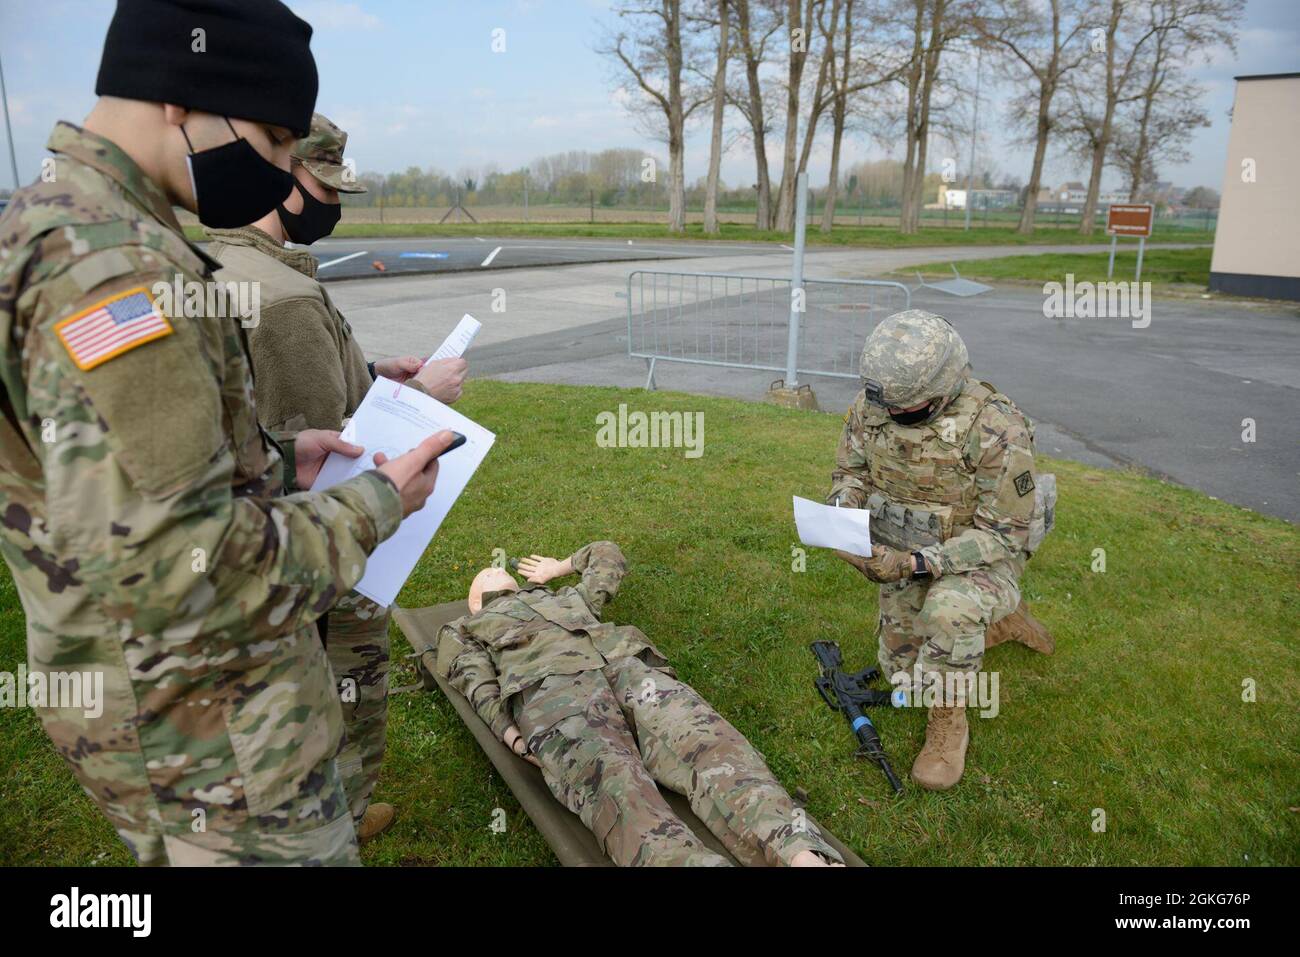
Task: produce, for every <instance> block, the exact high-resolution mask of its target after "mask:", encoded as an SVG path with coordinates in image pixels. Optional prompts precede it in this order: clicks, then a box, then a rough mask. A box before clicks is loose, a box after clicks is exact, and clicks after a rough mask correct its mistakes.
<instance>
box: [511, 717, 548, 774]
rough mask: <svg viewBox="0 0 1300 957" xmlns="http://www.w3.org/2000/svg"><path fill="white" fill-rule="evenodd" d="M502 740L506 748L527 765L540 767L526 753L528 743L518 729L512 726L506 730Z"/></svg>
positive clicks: (533, 758) (539, 763) (540, 764)
mask: <svg viewBox="0 0 1300 957" xmlns="http://www.w3.org/2000/svg"><path fill="white" fill-rule="evenodd" d="M502 740H503V741H504V742H505V745H506V747H507V748H509V749H510V750H511V751H513V752H514V753H515V754H517V755H519V757H521V758H523V759H524V760H525V761H527V762H528V763H529V764H535V765H537V767H539V768H540V767H541V766H542V763H541V762H540V761H538V760H537V759H536V758H535V757H533V756H532V755H531V754H529V753H528V742H527V741H525V740H524V736H523V735H522V734H520V733H519V728H518V727H516V726H515V725H513V724H512V725H510V727H508V728H506V733H505V737H503V738H502Z"/></svg>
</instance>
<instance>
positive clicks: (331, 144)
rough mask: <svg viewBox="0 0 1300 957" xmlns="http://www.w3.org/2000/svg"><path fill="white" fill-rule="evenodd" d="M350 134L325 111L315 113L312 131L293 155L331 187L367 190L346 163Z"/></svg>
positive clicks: (308, 170) (347, 190)
mask: <svg viewBox="0 0 1300 957" xmlns="http://www.w3.org/2000/svg"><path fill="white" fill-rule="evenodd" d="M347 145H348V134H347V133H345V132H343V130H341V129H339V128H338V127H337V126H335V125H334V123H333V122H332V121H331V120H330V118H329V117H327V116H325V115H324V114H323V113H313V114H312V118H311V131H310V132H309V133H308V134H307V135H306V136H304V137H303V138H302V139H300V140H299V141H298V144H297V145H296V146H295V147H294V148H293V158H294V159H295V160H297V161H298V162H300V163H302V165H303V166H305V167H307V172H309V173H311V175H312V176H315V177H316V178H317V179H318V180H320V181H321V183H323V184H324V185H326V186H328V187H329V188H330V189H336V190H338V191H339V192H340V193H364V192H365V191H366V188H365V187H364V186H362V185H361V184H360V183H359V182H357V174H356V171H355V170H354V169H353V168H352V167H351V166H347V165H344V163H343V148H344V147H345V146H347Z"/></svg>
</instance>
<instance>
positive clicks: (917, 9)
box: [898, 0, 960, 233]
mask: <svg viewBox="0 0 1300 957" xmlns="http://www.w3.org/2000/svg"><path fill="white" fill-rule="evenodd" d="M901 7H902V15H903V16H904V17H905V18H906V22H907V23H908V24H909V42H910V45H911V55H910V57H909V58H908V68H907V69H906V70H905V71H904V72H903V75H902V82H903V84H904V85H905V87H906V90H907V94H906V95H907V108H906V116H905V121H904V122H905V124H906V131H907V136H906V144H905V148H904V149H905V151H904V154H903V202H902V208H901V209H900V210H899V216H898V230H899V232H901V233H915V232H916V231H917V230H918V229H920V226H921V204H922V202H923V198H924V189H925V162H926V150H927V149H928V146H929V139H930V121H931V117H930V109H931V100H932V98H933V96H934V91H935V87H936V86H937V84H938V80H939V62H940V58H941V57H942V55H943V51H944V49H945V48H946V47H947V46H948V45H949V44H950V43H951V42H952V41H954V40H955V39H957V37H958V35H959V32H960V30H959V23H958V21H956V20H955V19H950V17H949V14H950V10H949V2H948V0H903V2H902V3H901Z"/></svg>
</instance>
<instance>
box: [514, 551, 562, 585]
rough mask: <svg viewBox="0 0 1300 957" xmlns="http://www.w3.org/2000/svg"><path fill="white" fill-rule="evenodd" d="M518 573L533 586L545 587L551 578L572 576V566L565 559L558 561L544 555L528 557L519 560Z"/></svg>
mask: <svg viewBox="0 0 1300 957" xmlns="http://www.w3.org/2000/svg"><path fill="white" fill-rule="evenodd" d="M519 572H520V574H522V575H523V576H524V578H526V579H528V580H529V581H530V582H532V583H533V584H534V585H545V584H546V583H547V582H548V581H550V580H551V579H552V578H563V577H564V576H565V575H572V574H573V565H572V564H571V563H570V562H569V560H568V559H567V558H566V559H565V560H564V561H560V560H559V559H556V558H547V557H546V556H544V555H529V556H528V557H527V558H521V559H519Z"/></svg>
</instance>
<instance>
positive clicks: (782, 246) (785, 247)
mask: <svg viewBox="0 0 1300 957" xmlns="http://www.w3.org/2000/svg"><path fill="white" fill-rule="evenodd" d="M781 248H782V249H788V250H790V252H794V247H793V246H787V245H786V244H785V243H782V244H781Z"/></svg>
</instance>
